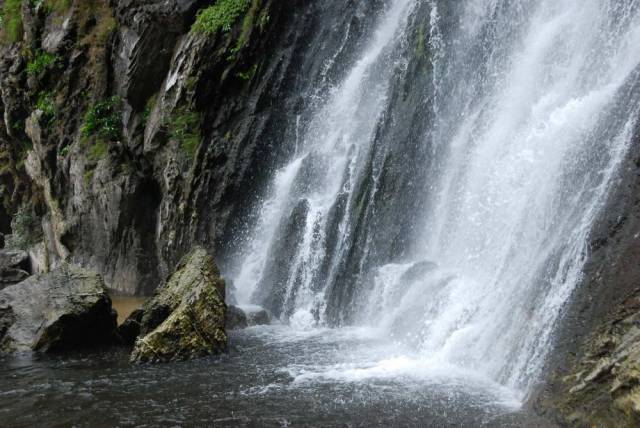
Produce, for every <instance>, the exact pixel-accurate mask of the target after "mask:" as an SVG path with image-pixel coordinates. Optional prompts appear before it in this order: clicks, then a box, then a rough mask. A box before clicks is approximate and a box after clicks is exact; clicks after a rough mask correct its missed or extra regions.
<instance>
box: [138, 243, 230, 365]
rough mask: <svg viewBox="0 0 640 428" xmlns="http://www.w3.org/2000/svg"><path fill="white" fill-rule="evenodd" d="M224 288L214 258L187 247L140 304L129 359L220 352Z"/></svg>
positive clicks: (152, 359)
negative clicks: (151, 294) (137, 331)
mask: <svg viewBox="0 0 640 428" xmlns="http://www.w3.org/2000/svg"><path fill="white" fill-rule="evenodd" d="M224 288H225V284H224V280H223V279H222V278H221V277H220V272H219V271H218V268H217V266H216V265H215V262H214V261H213V258H212V257H211V256H210V255H208V254H207V252H206V251H205V250H204V249H202V248H199V247H198V248H196V249H194V250H193V251H191V253H189V254H188V255H187V256H185V257H184V258H183V259H182V261H181V262H180V263H179V264H178V266H177V268H176V271H175V272H174V273H173V274H172V275H171V276H170V277H169V279H168V281H167V283H166V285H165V286H163V287H162V288H160V289H159V290H158V292H157V293H156V295H155V296H154V297H153V298H152V299H151V300H150V301H149V302H147V303H146V304H145V305H144V308H143V311H144V315H143V316H142V321H141V323H140V324H141V326H140V332H141V337H140V338H139V339H138V340H137V341H136V344H135V347H134V350H133V353H132V355H131V360H132V361H136V362H167V361H179V360H187V359H193V358H198V357H202V356H206V355H211V354H217V353H220V352H222V351H224V350H225V349H226V345H227V335H226V333H225V317H226V310H227V306H226V304H225V302H224Z"/></svg>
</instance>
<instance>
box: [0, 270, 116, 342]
mask: <svg viewBox="0 0 640 428" xmlns="http://www.w3.org/2000/svg"><path fill="white" fill-rule="evenodd" d="M115 330H116V313H115V312H114V311H113V310H112V309H111V299H110V298H109V296H108V295H107V293H106V290H105V287H104V283H103V282H102V278H101V277H100V276H99V275H98V274H96V273H94V272H91V271H88V270H86V269H82V268H79V267H76V266H71V265H63V266H61V267H59V268H58V269H56V270H54V271H52V272H50V273H47V274H41V275H36V276H32V277H30V278H29V279H27V280H25V281H23V282H21V283H19V284H16V285H13V286H10V287H8V288H6V289H4V290H2V291H0V353H13V352H25V351H44V352H57V351H67V350H73V349H78V348H84V347H89V346H96V345H103V344H110V343H113V341H114V339H115Z"/></svg>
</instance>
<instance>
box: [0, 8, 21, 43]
mask: <svg viewBox="0 0 640 428" xmlns="http://www.w3.org/2000/svg"><path fill="white" fill-rule="evenodd" d="M21 9H22V0H5V2H4V6H3V8H2V19H1V22H0V28H1V29H2V39H3V41H4V42H6V43H15V42H19V41H20V40H22V30H23V28H22V10H21Z"/></svg>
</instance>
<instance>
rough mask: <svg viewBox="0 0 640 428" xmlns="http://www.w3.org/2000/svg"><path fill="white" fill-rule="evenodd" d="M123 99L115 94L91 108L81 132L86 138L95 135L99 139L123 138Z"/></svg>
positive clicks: (112, 139)
mask: <svg viewBox="0 0 640 428" xmlns="http://www.w3.org/2000/svg"><path fill="white" fill-rule="evenodd" d="M121 117H122V101H121V100H120V97H117V96H114V97H111V98H107V99H106V100H103V101H100V102H97V103H96V104H94V105H93V106H91V107H90V108H89V110H88V111H87V114H86V115H85V117H84V125H82V128H81V130H80V131H81V133H82V136H83V137H84V138H86V139H88V138H91V137H95V138H96V139H97V140H98V141H102V142H104V141H117V140H119V139H121V138H122V120H121Z"/></svg>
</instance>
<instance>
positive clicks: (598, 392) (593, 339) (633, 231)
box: [532, 83, 640, 427]
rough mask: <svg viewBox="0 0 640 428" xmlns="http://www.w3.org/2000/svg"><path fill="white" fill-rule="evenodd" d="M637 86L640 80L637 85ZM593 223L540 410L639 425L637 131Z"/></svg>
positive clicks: (590, 422) (537, 403)
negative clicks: (577, 286) (586, 254)
mask: <svg viewBox="0 0 640 428" xmlns="http://www.w3.org/2000/svg"><path fill="white" fill-rule="evenodd" d="M637 84H640V83H636V85H637ZM635 134H636V137H635V140H636V141H635V142H634V143H633V144H632V146H631V147H630V153H629V155H628V157H627V159H626V160H625V163H624V164H623V165H622V168H621V172H620V176H619V181H618V185H617V186H616V188H615V189H613V191H612V193H611V195H610V196H609V200H608V202H607V208H606V209H605V210H603V213H602V215H601V218H600V219H599V221H598V222H597V224H596V225H595V227H594V228H593V230H592V232H591V237H590V255H589V260H588V261H587V263H586V265H585V268H584V276H583V280H582V283H581V284H580V286H579V288H577V289H576V291H574V295H573V297H572V300H571V301H570V302H569V305H568V307H567V308H566V309H565V315H564V318H563V319H562V320H561V321H560V322H559V326H558V327H559V328H558V331H557V335H556V341H555V349H554V350H553V351H552V352H550V355H549V361H548V364H547V373H548V374H549V375H548V378H547V379H545V381H546V382H545V384H544V385H543V386H542V387H541V389H540V391H538V392H537V394H535V395H534V396H533V399H532V404H533V406H534V407H535V408H536V409H537V410H538V411H539V412H540V413H544V414H549V415H552V416H553V417H556V418H557V419H559V420H561V421H562V422H563V423H566V424H569V425H575V426H589V427H591V426H621V427H624V426H628V427H636V426H640V419H639V415H640V395H639V392H640V376H638V374H639V373H640V334H639V333H640V331H639V330H638V325H640V324H639V323H640V290H639V289H638V284H640V263H638V260H640V239H638V237H639V236H640V144H638V141H640V129H638V130H636V132H635Z"/></svg>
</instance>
